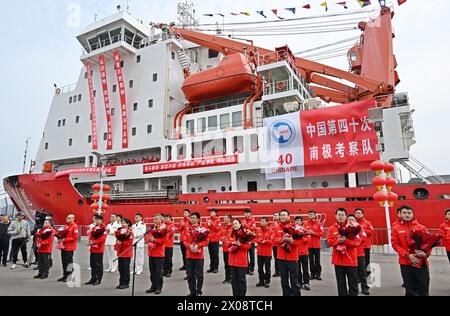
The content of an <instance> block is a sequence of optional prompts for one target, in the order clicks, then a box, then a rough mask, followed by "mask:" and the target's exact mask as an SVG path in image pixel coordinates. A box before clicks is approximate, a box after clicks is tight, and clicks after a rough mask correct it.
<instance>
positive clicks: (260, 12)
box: [256, 11, 267, 19]
mask: <svg viewBox="0 0 450 316" xmlns="http://www.w3.org/2000/svg"><path fill="white" fill-rule="evenodd" d="M256 13H258V14H259V15H262V16H263V17H264V18H266V19H267V16H266V15H265V14H264V11H256Z"/></svg>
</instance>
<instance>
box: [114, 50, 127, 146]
mask: <svg viewBox="0 0 450 316" xmlns="http://www.w3.org/2000/svg"><path fill="white" fill-rule="evenodd" d="M114 63H115V68H116V74H117V82H118V84H119V94H120V108H121V112H122V148H128V119H127V100H126V95H125V84H124V80H123V72H122V66H121V63H120V52H119V51H118V50H116V51H114Z"/></svg>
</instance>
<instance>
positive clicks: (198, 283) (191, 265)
mask: <svg viewBox="0 0 450 316" xmlns="http://www.w3.org/2000/svg"><path fill="white" fill-rule="evenodd" d="M204 265H205V260H203V259H187V260H186V269H187V277H188V285H189V291H190V292H191V293H195V294H201V293H202V288H203V280H204V277H203V269H204Z"/></svg>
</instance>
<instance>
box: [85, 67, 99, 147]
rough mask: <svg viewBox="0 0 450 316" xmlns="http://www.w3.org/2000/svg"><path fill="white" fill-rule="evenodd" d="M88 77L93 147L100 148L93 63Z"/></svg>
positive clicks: (88, 71) (88, 69)
mask: <svg viewBox="0 0 450 316" xmlns="http://www.w3.org/2000/svg"><path fill="white" fill-rule="evenodd" d="M86 68H87V77H88V85H89V99H90V103H91V117H92V119H91V125H92V136H91V137H92V149H93V150H97V149H98V142H97V139H98V135H97V115H96V113H95V96H94V83H93V82H92V65H91V63H88V64H87V66H86Z"/></svg>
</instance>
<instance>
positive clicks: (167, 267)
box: [163, 248, 173, 274]
mask: <svg viewBox="0 0 450 316" xmlns="http://www.w3.org/2000/svg"><path fill="white" fill-rule="evenodd" d="M172 269H173V248H166V250H165V256H164V269H163V271H164V274H167V273H172Z"/></svg>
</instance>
